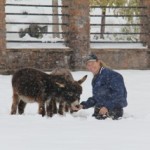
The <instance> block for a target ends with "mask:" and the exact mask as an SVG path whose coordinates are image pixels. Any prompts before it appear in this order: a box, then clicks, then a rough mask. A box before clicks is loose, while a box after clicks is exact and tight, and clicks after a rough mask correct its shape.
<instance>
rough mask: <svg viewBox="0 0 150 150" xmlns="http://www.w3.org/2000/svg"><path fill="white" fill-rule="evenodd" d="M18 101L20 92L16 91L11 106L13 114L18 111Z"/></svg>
mask: <svg viewBox="0 0 150 150" xmlns="http://www.w3.org/2000/svg"><path fill="white" fill-rule="evenodd" d="M18 103H19V97H18V94H16V93H15V92H13V102H12V106H11V115H13V114H16V113H17V106H18Z"/></svg>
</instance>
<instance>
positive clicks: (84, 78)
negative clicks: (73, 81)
mask: <svg viewBox="0 0 150 150" xmlns="http://www.w3.org/2000/svg"><path fill="white" fill-rule="evenodd" d="M86 78H87V75H85V76H84V77H83V78H82V79H80V80H78V81H77V82H78V83H79V84H82V83H83V82H84V81H85V80H86Z"/></svg>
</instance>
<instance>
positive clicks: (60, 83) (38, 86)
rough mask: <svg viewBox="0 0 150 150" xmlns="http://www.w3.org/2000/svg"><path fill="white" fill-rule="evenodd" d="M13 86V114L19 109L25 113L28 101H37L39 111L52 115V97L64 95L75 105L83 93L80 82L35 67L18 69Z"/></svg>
mask: <svg viewBox="0 0 150 150" xmlns="http://www.w3.org/2000/svg"><path fill="white" fill-rule="evenodd" d="M12 88H13V102H12V106H11V114H16V113H17V110H18V113H19V114H23V113H24V109H25V106H26V104H27V103H32V102H37V103H38V105H39V107H38V113H39V114H41V115H42V116H45V114H46V113H47V116H50V105H49V103H50V100H51V98H52V97H55V96H60V97H64V100H65V101H66V102H67V103H68V104H69V105H73V104H74V103H76V100H77V99H78V98H79V97H80V95H81V93H82V88H81V86H79V84H76V83H74V82H71V81H69V80H66V79H65V78H64V77H63V76H62V75H52V74H50V75H49V74H46V73H44V72H42V71H40V70H37V69H33V68H23V69H20V70H18V71H16V72H15V73H14V75H13V77H12ZM45 103H46V111H45Z"/></svg>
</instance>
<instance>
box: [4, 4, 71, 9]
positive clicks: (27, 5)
mask: <svg viewBox="0 0 150 150" xmlns="http://www.w3.org/2000/svg"><path fill="white" fill-rule="evenodd" d="M5 6H16V7H18V6H23V7H48V8H49V7H58V8H62V7H65V8H68V6H64V5H31V4H9V3H7V4H5Z"/></svg>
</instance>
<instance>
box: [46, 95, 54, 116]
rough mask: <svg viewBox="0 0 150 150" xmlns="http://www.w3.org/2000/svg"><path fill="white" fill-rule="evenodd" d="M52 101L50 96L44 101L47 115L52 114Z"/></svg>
mask: <svg viewBox="0 0 150 150" xmlns="http://www.w3.org/2000/svg"><path fill="white" fill-rule="evenodd" d="M53 101H54V99H53V98H51V100H50V101H48V102H47V103H46V111H47V116H49V117H52V116H53Z"/></svg>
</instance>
